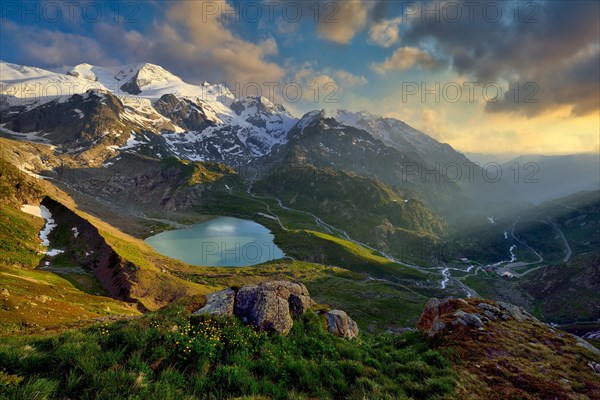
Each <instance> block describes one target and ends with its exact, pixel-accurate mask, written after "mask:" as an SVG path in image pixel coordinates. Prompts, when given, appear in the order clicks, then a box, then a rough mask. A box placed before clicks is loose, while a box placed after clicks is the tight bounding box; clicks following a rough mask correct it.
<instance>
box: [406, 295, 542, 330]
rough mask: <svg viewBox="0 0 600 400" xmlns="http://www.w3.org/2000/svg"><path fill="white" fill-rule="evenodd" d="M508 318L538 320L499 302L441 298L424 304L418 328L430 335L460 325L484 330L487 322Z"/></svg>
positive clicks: (522, 310)
mask: <svg viewBox="0 0 600 400" xmlns="http://www.w3.org/2000/svg"><path fill="white" fill-rule="evenodd" d="M510 319H513V320H516V321H519V322H522V321H536V322H538V320H537V319H536V318H535V317H534V316H532V315H531V314H529V313H528V312H527V311H525V310H524V309H523V308H521V307H517V306H515V305H513V304H509V303H504V302H501V301H497V302H486V301H484V300H471V301H470V302H467V301H466V300H463V299H455V298H446V299H443V300H438V299H435V298H434V299H431V300H429V301H428V302H427V304H426V305H425V309H424V310H423V313H422V314H421V317H420V318H419V321H418V322H417V329H418V330H419V331H421V332H424V333H426V334H427V335H429V336H430V337H434V336H437V335H438V334H440V333H443V332H446V331H452V330H455V329H457V328H460V327H467V328H472V329H480V330H483V329H485V325H486V324H487V323H488V322H490V321H496V320H503V321H508V320H510Z"/></svg>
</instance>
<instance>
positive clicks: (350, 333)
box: [325, 310, 358, 339]
mask: <svg viewBox="0 0 600 400" xmlns="http://www.w3.org/2000/svg"><path fill="white" fill-rule="evenodd" d="M325 318H327V329H328V330H329V332H331V333H332V334H334V335H336V336H340V337H345V338H348V339H354V338H355V337H357V336H358V325H357V324H356V322H354V321H353V320H352V319H351V318H350V317H348V314H346V312H345V311H342V310H331V311H329V312H328V313H327V314H325Z"/></svg>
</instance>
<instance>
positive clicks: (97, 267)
mask: <svg viewBox="0 0 600 400" xmlns="http://www.w3.org/2000/svg"><path fill="white" fill-rule="evenodd" d="M42 205H44V206H45V207H47V208H48V210H50V212H51V213H52V216H53V218H54V219H55V220H56V221H59V224H60V225H64V226H68V227H72V229H73V231H76V232H78V234H77V237H75V238H73V239H72V243H71V244H70V245H69V248H70V249H71V251H70V252H69V253H70V255H71V256H72V257H73V258H74V259H75V260H76V261H78V263H79V265H85V266H87V267H88V268H89V269H90V270H91V271H92V272H93V273H94V276H95V277H96V279H97V280H98V281H99V282H100V284H101V285H102V287H103V288H104V289H105V290H106V291H107V292H108V293H109V294H110V295H111V297H113V298H115V299H119V300H124V301H128V302H136V297H137V296H136V293H135V292H134V290H133V288H132V282H131V280H130V277H131V275H132V274H133V273H134V271H135V269H136V268H137V267H136V266H135V265H133V264H132V263H130V262H128V261H126V260H124V259H123V258H121V257H120V256H119V255H118V254H117V253H116V252H115V251H114V250H113V249H112V248H111V247H110V246H109V245H108V244H107V243H106V241H105V240H104V238H103V237H102V235H100V232H98V229H96V227H94V226H93V225H92V224H91V223H89V222H88V221H86V220H85V219H83V218H81V217H80V216H78V215H77V214H75V213H74V212H73V211H71V210H69V209H68V208H67V207H65V206H63V205H62V204H60V203H59V202H57V201H55V200H53V199H50V198H48V197H47V198H45V199H44V200H43V201H42ZM75 248H77V251H74V249H75Z"/></svg>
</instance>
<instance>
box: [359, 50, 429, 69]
mask: <svg viewBox="0 0 600 400" xmlns="http://www.w3.org/2000/svg"><path fill="white" fill-rule="evenodd" d="M435 65H436V62H435V60H434V59H433V58H432V57H431V55H430V54H429V53H428V52H426V51H425V50H421V49H418V48H416V47H400V48H399V49H397V50H396V51H394V54H392V56H391V57H389V58H387V59H386V60H385V61H384V62H382V63H379V64H378V63H372V64H371V65H370V68H371V69H372V70H373V71H375V72H377V73H378V74H381V75H385V74H386V73H387V72H389V71H406V70H408V69H411V68H413V67H419V68H432V67H434V66H435Z"/></svg>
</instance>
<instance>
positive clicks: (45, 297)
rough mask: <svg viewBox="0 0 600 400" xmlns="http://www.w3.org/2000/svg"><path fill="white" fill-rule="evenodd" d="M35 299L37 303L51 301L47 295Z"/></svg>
mask: <svg viewBox="0 0 600 400" xmlns="http://www.w3.org/2000/svg"><path fill="white" fill-rule="evenodd" d="M35 299H36V300H37V301H39V302H40V303H45V302H47V301H48V300H50V297H48V296H45V295H43V294H42V295H40V296H35Z"/></svg>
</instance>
